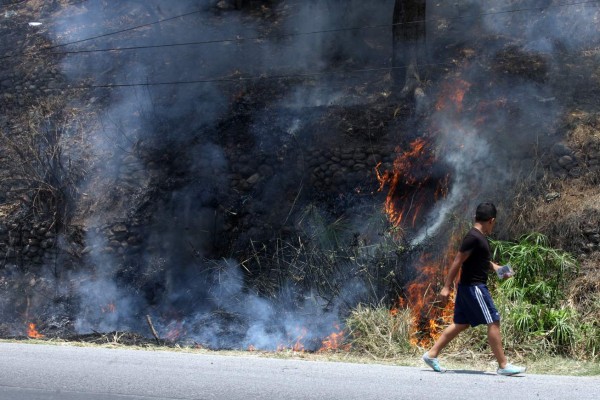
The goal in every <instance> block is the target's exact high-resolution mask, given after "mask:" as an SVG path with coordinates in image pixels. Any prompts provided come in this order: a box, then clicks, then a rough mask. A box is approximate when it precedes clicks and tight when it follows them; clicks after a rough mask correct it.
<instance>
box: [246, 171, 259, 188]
mask: <svg viewBox="0 0 600 400" xmlns="http://www.w3.org/2000/svg"><path fill="white" fill-rule="evenodd" d="M259 180H260V174H259V173H258V172H257V173H255V174H253V175H252V176H250V178H248V179H246V182H248V184H250V185H255V184H256V183H257V182H258V181H259Z"/></svg>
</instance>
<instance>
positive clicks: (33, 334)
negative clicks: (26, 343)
mask: <svg viewBox="0 0 600 400" xmlns="http://www.w3.org/2000/svg"><path fill="white" fill-rule="evenodd" d="M27 337H29V338H31V339H41V338H43V337H44V335H42V334H41V333H39V332H38V331H37V329H36V326H35V324H34V323H30V324H29V326H28V329H27Z"/></svg>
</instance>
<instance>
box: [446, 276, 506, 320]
mask: <svg viewBox="0 0 600 400" xmlns="http://www.w3.org/2000/svg"><path fill="white" fill-rule="evenodd" d="M496 321H500V314H498V310H496V306H495V305H494V301H493V300H492V296H491V295H490V291H489V290H488V288H487V286H486V285H484V284H483V283H481V284H477V285H458V289H457V291H456V299H455V301H454V323H455V324H469V325H471V326H477V325H481V324H486V325H488V324H491V323H493V322H496Z"/></svg>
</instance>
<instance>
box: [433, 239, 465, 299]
mask: <svg viewBox="0 0 600 400" xmlns="http://www.w3.org/2000/svg"><path fill="white" fill-rule="evenodd" d="M470 255H471V251H465V252H461V251H459V252H458V253H457V254H456V257H454V261H452V265H451V266H450V269H449V270H448V275H446V280H445V281H444V287H443V288H442V291H441V292H440V297H442V300H444V301H445V300H447V299H448V296H449V295H450V290H451V287H452V284H453V283H454V281H455V280H456V275H458V271H459V270H460V266H461V265H462V264H463V263H464V262H465V260H466V259H467V258H469V256H470Z"/></svg>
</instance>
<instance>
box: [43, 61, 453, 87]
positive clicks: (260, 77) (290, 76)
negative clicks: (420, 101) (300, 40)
mask: <svg viewBox="0 0 600 400" xmlns="http://www.w3.org/2000/svg"><path fill="white" fill-rule="evenodd" d="M454 64H455V63H454V62H443V63H429V64H419V67H432V66H442V65H448V66H450V65H454ZM408 67H409V66H408V65H402V66H396V67H393V66H392V67H378V68H361V69H350V70H342V71H319V72H307V73H303V74H284V75H263V74H261V75H257V76H247V77H239V78H211V79H194V80H187V81H167V82H139V83H109V84H101V85H80V86H66V87H62V88H53V89H50V90H81V89H113V88H125V87H151V86H172V85H190V84H197V83H223V82H225V83H238V82H247V81H264V80H284V79H307V78H316V77H319V76H325V75H333V74H357V73H371V72H384V71H393V70H399V69H406V68H408Z"/></svg>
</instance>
